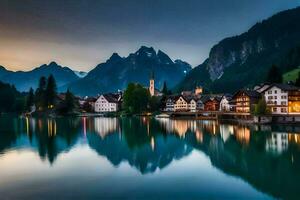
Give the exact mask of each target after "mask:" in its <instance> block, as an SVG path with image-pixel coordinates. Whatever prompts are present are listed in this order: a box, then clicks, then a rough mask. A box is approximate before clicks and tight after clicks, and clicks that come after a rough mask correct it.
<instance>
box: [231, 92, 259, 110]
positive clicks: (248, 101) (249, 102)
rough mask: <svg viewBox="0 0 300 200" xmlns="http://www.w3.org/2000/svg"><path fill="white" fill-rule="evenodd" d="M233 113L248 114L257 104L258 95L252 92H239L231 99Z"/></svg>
mask: <svg viewBox="0 0 300 200" xmlns="http://www.w3.org/2000/svg"><path fill="white" fill-rule="evenodd" d="M232 99H233V102H234V104H235V111H236V112H240V113H250V111H251V108H252V107H253V106H254V105H255V104H257V103H258V101H259V99H260V93H258V92H256V91H254V90H239V91H238V92H236V93H235V94H234V95H233V97H232Z"/></svg>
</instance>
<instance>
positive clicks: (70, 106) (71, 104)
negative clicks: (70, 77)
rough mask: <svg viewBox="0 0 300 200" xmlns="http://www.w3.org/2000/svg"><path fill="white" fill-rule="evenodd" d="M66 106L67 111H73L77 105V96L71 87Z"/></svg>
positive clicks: (67, 94)
mask: <svg viewBox="0 0 300 200" xmlns="http://www.w3.org/2000/svg"><path fill="white" fill-rule="evenodd" d="M65 106H66V112H67V113H70V112H73V111H74V109H75V106H76V104H75V97H74V95H73V94H72V93H71V91H70V90H69V89H68V90H67V92H66V99H65Z"/></svg>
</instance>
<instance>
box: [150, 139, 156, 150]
mask: <svg viewBox="0 0 300 200" xmlns="http://www.w3.org/2000/svg"><path fill="white" fill-rule="evenodd" d="M150 144H151V148H152V150H154V148H155V140H154V137H151V142H150Z"/></svg>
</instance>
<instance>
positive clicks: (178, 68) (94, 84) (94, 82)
mask: <svg viewBox="0 0 300 200" xmlns="http://www.w3.org/2000/svg"><path fill="white" fill-rule="evenodd" d="M190 70H191V66H190V65H189V64H188V63H186V62H183V61H180V60H176V61H172V59H171V58H170V57H169V56H168V55H167V54H166V53H164V52H162V51H161V50H158V52H156V51H155V50H154V49H153V48H152V47H145V46H142V47H141V48H140V49H139V50H138V51H136V52H135V53H131V54H129V55H128V57H121V56H119V55H118V54H117V53H114V54H112V56H111V57H110V58H109V59H108V60H107V61H106V62H105V63H101V64H99V65H97V66H96V67H95V68H94V69H93V70H91V71H90V72H89V73H88V74H87V76H85V77H84V78H82V79H80V80H78V81H75V82H73V83H71V84H69V85H66V86H65V88H67V87H69V88H70V89H71V90H72V91H73V92H74V93H76V94H80V95H96V94H99V93H102V92H113V91H117V90H118V89H121V90H122V89H124V88H126V87H127V84H128V83H129V82H138V83H141V84H143V85H145V86H148V84H149V77H150V74H151V72H153V73H154V75H155V84H156V87H157V88H158V89H160V88H161V87H162V85H163V82H164V81H166V82H167V85H168V87H169V88H170V87H174V86H175V85H176V84H178V83H179V81H181V80H182V79H183V78H184V76H185V74H186V73H187V72H188V71H190Z"/></svg>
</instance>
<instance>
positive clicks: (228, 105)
mask: <svg viewBox="0 0 300 200" xmlns="http://www.w3.org/2000/svg"><path fill="white" fill-rule="evenodd" d="M231 100H232V95H230V94H225V95H223V97H222V98H221V101H220V106H219V110H220V111H223V112H229V111H232V110H233V105H232V102H231Z"/></svg>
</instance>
